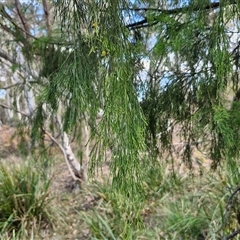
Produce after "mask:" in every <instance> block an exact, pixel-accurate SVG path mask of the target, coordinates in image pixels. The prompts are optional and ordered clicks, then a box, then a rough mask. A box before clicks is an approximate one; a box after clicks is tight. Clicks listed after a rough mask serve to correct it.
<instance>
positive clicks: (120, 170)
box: [0, 0, 240, 195]
mask: <svg viewBox="0 0 240 240" xmlns="http://www.w3.org/2000/svg"><path fill="white" fill-rule="evenodd" d="M16 3H18V4H16ZM16 3H15V5H14V4H13V3H11V4H10V3H9V4H3V3H1V5H0V6H1V11H0V13H1V20H0V27H1V30H2V31H3V32H4V34H5V38H7V39H8V38H9V36H11V39H12V41H9V42H8V44H9V46H11V49H10V52H11V53H12V56H7V55H6V52H3V51H0V57H1V58H2V59H3V60H4V61H3V64H5V65H6V63H9V62H10V63H11V67H10V68H11V69H12V70H13V72H15V71H16V73H18V77H19V76H21V73H23V72H24V73H25V76H23V80H24V79H28V80H27V81H25V82H24V81H22V82H19V81H18V83H17V85H21V86H22V87H23V88H24V87H26V86H28V89H29V88H31V89H33V91H34V93H35V97H37V99H35V100H36V106H35V108H34V111H30V113H31V114H32V115H31V117H32V119H31V123H33V128H32V129H33V131H32V132H33V135H32V136H33V137H34V136H37V135H36V132H37V130H41V126H43V125H44V123H45V122H46V120H49V117H48V116H49V115H50V116H54V115H56V113H57V114H58V115H60V116H61V118H62V119H63V122H62V124H63V128H64V129H63V130H64V131H66V132H68V133H70V132H71V131H72V130H74V131H75V132H79V131H81V128H80V126H79V125H80V124H79V122H80V121H81V120H82V119H85V120H86V121H87V122H89V123H90V125H91V127H92V137H93V138H95V139H96V146H95V147H94V148H93V151H92V159H91V162H90V168H91V169H94V167H95V166H96V165H97V164H98V163H99V161H103V160H104V153H103V152H104V150H105V149H107V148H111V150H112V152H113V154H112V159H111V173H112V177H113V186H114V187H116V188H118V189H119V190H123V192H125V193H128V194H130V192H131V194H133V195H134V194H135V193H136V192H139V191H140V190H139V189H141V186H140V185H141V179H143V178H144V171H145V169H146V166H150V164H149V159H151V156H154V157H155V158H156V156H157V155H156V154H159V153H162V152H163V151H164V149H167V150H169V149H171V145H172V137H173V132H174V126H177V127H178V128H179V129H180V130H181V131H180V132H181V136H180V140H181V141H182V143H183V145H184V146H185V149H184V154H183V160H187V161H188V162H189V163H190V164H191V151H192V146H193V145H196V146H197V147H201V148H204V149H205V150H206V149H207V150H208V151H209V154H210V156H211V158H212V160H213V166H217V165H218V164H219V163H220V161H221V160H222V159H224V158H226V157H227V156H228V157H229V156H230V157H232V158H236V157H238V156H239V150H240V149H239V145H238V144H237V142H238V141H236V140H237V139H239V120H238V118H239V117H238V107H239V106H238V105H239V104H238V98H237V93H238V88H239V82H238V81H239V77H238V76H239V75H238V69H239V42H238V38H239V20H238V19H239V11H240V4H239V3H238V2H237V1H233V0H227V1H207V0H206V1H200V0H190V1H175V0H174V1H150V0H149V1H144V0H142V1H127V0H119V1H113V0H110V1H105V0H100V1H91V0H84V1H75V0H72V1H66V0H58V1H51V2H50V5H51V9H52V10H51V11H50V10H49V11H43V12H44V13H45V15H44V14H43V16H44V17H42V18H41V21H40V22H39V23H38V24H39V28H38V30H37V32H38V33H37V34H32V32H34V30H35V29H34V24H35V23H31V24H30V22H29V21H30V20H29V19H30V16H33V15H34V14H35V15H36V14H37V10H36V9H37V7H38V8H39V6H40V5H41V4H42V5H41V7H40V8H42V9H44V10H46V9H47V8H46V1H42V3H40V2H39V1H36V2H34V4H35V5H34V4H32V5H31V4H30V3H29V4H28V3H25V4H21V3H20V2H19V1H16ZM14 7H15V8H16V9H17V10H18V14H17V15H16V16H15V15H14V11H13V8H14ZM35 7H36V8H35ZM11 11H12V12H11ZM9 12H11V13H9ZM47 13H51V14H52V15H54V16H55V18H52V19H51V18H49V15H48V14H47ZM51 21H52V22H51ZM42 22H45V25H44V24H42ZM50 23H51V24H50ZM6 48H7V46H6ZM19 52H20V53H21V54H20V55H21V56H22V59H24V61H22V62H19V61H15V60H14V54H15V53H19ZM24 63H26V64H24ZM6 69H7V68H6ZM8 70H9V68H8ZM28 73H31V77H32V78H34V80H35V81H32V80H31V79H29V78H28V77H27V74H28ZM34 84H35V85H34ZM5 89H8V87H5ZM26 92H28V93H29V91H28V90H27V89H26V88H25V93H26ZM15 94H16V95H18V94H19V93H18V92H17V91H15ZM235 94H236V97H235V98H234V95H235ZM22 96H23V95H22ZM25 96H26V95H25ZM23 98H24V96H23ZM26 99H27V101H26V102H27V103H28V102H29V101H28V100H29V98H26ZM99 109H103V112H104V114H103V117H102V119H101V121H100V123H99V124H98V125H96V124H95V119H96V117H97V114H98V111H99ZM32 120H33V121H32ZM52 124H53V123H52ZM159 133H160V134H159ZM38 136H41V135H38ZM159 136H160V137H159ZM159 138H160V139H159ZM159 141H161V142H162V144H161V147H162V148H161V149H159V148H157V145H158V142H159ZM99 149H100V151H99ZM146 152H148V153H149V156H150V157H149V156H148V157H146V156H145V153H146Z"/></svg>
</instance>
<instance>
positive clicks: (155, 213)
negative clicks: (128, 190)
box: [0, 158, 240, 240]
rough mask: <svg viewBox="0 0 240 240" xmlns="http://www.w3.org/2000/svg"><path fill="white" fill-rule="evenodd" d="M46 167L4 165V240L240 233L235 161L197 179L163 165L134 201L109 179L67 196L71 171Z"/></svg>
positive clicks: (0, 200)
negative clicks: (66, 177) (62, 184)
mask: <svg viewBox="0 0 240 240" xmlns="http://www.w3.org/2000/svg"><path fill="white" fill-rule="evenodd" d="M43 160H44V161H42V162H41V163H40V164H35V163H34V164H33V163H31V162H28V164H26V163H24V162H23V163H22V164H21V165H19V164H13V165H12V166H6V165H5V164H1V165H0V184H1V188H0V231H1V239H4V240H8V239H13V240H19V239H23V240H24V239H47V240H48V239H53V240H54V239H79V240H88V239H89V240H97V239H99V240H105V239H106V240H122V239H123V240H135V239H139V240H147V239H149V240H151V239H156V240H158V239H159V240H161V239H166V240H168V239H169V240H185V239H190V240H191V239H192V240H208V239H209V240H212V239H213V240H214V239H224V237H225V239H229V238H226V237H228V236H229V235H230V234H231V233H232V232H234V231H235V230H237V229H238V228H239V225H240V217H239V216H240V209H239V205H240V204H239V203H240V197H238V193H237V194H236V195H234V196H233V197H232V199H231V201H230V202H228V201H229V198H230V196H231V195H232V193H233V192H234V191H235V189H236V187H237V186H238V184H239V181H240V172H239V168H238V164H237V162H235V161H227V162H226V163H225V164H224V165H223V166H221V168H219V169H217V171H214V172H213V171H211V170H210V171H204V172H202V173H201V174H199V175H195V176H194V175H193V174H191V175H188V174H185V175H183V174H179V173H178V172H177V171H175V172H171V171H168V170H167V166H166V165H165V164H163V163H161V164H155V166H154V168H152V167H151V169H150V167H149V169H146V176H145V179H144V182H143V188H141V191H143V192H141V194H140V195H139V197H135V198H134V199H133V198H130V197H129V196H127V195H124V194H121V192H119V191H118V190H117V189H113V188H112V187H111V185H110V184H109V182H108V181H107V180H102V181H101V183H100V182H98V181H94V182H89V183H88V184H87V185H86V186H85V187H84V188H83V189H80V191H79V192H76V191H73V192H70V191H69V190H68V189H64V188H61V189H60V188H59V186H58V185H57V184H56V181H60V179H62V180H63V179H64V176H61V173H63V169H62V166H63V165H61V164H59V162H55V163H54V164H48V165H47V166H46V164H45V163H46V159H45V158H44V159H43ZM59 161H60V160H59ZM35 162H37V161H36V160H35ZM56 166H59V167H60V169H59V170H60V171H58V172H59V174H60V175H58V178H57V180H56V179H55V180H54V181H55V183H54V188H52V187H51V178H49V176H48V175H49V174H48V173H49V172H53V169H55V168H56ZM43 169H44V170H43ZM65 184H67V183H65ZM56 188H59V189H56ZM50 189H52V190H53V192H54V190H57V191H56V192H57V195H56V194H54V193H53V192H51V191H50ZM227 204H228V207H227ZM59 212H61V213H62V214H61V216H60V217H59V215H57V213H59ZM46 229H47V230H46ZM43 232H44V233H45V234H43ZM234 239H237V240H238V239H240V235H236V236H235V238H234Z"/></svg>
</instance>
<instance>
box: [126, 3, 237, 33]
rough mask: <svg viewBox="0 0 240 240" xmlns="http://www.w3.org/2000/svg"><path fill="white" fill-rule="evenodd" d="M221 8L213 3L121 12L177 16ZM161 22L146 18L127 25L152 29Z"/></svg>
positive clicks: (130, 27) (134, 27) (132, 27)
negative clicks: (189, 12)
mask: <svg viewBox="0 0 240 240" xmlns="http://www.w3.org/2000/svg"><path fill="white" fill-rule="evenodd" d="M236 3H237V2H236V1H235V0H232V1H230V2H229V3H228V5H233V4H236ZM220 6H221V3H220V2H212V3H209V4H207V5H205V6H186V7H182V8H173V9H159V8H128V9H123V8H122V9H121V10H125V11H135V12H138V11H144V12H149V11H151V12H159V13H162V14H167V15H176V14H179V13H185V12H187V11H192V12H195V11H203V10H204V11H205V10H211V9H216V8H219V7H220ZM159 21H160V20H159V19H157V18H154V19H153V20H152V19H151V21H150V20H149V19H148V17H144V19H143V20H141V21H138V22H134V23H131V24H128V25H126V27H127V28H129V29H137V28H144V27H150V26H153V25H156V24H157V23H158V22H159Z"/></svg>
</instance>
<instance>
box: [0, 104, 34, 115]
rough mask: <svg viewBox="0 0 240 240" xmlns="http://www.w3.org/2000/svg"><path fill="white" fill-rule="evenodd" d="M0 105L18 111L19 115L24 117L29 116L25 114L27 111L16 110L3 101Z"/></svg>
mask: <svg viewBox="0 0 240 240" xmlns="http://www.w3.org/2000/svg"><path fill="white" fill-rule="evenodd" d="M0 107H3V108H6V109H10V110H13V111H15V112H17V113H20V114H21V115H23V116H24V117H27V118H29V117H30V115H29V114H27V113H25V112H23V111H20V110H17V109H16V108H13V107H10V106H8V105H6V104H4V103H0Z"/></svg>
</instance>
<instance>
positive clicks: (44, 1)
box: [42, 0, 52, 35]
mask: <svg viewBox="0 0 240 240" xmlns="http://www.w3.org/2000/svg"><path fill="white" fill-rule="evenodd" d="M42 3H43V9H44V14H45V20H46V25H47V30H48V34H49V35H51V32H52V29H51V24H50V14H49V7H48V3H47V1H46V0H42Z"/></svg>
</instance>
